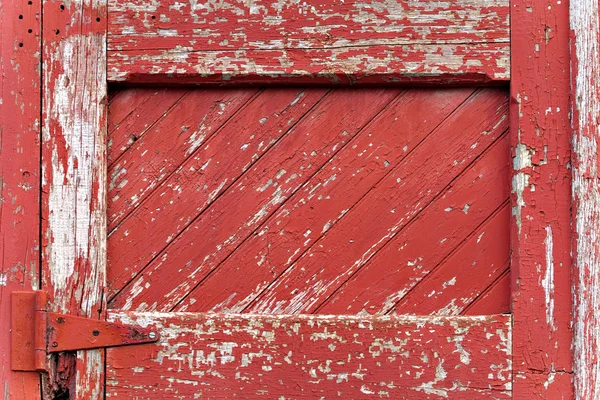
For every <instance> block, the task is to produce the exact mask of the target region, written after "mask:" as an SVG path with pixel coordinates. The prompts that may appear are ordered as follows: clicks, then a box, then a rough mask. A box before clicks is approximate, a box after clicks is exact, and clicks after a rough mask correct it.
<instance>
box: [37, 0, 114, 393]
mask: <svg viewBox="0 0 600 400" xmlns="http://www.w3.org/2000/svg"><path fill="white" fill-rule="evenodd" d="M43 15H44V27H43V29H44V31H43V78H44V79H43V96H42V101H43V105H42V107H43V116H42V117H43V120H42V140H43V143H42V174H43V182H42V191H43V196H42V217H43V223H42V234H43V236H42V240H43V252H42V268H43V285H44V289H45V290H46V291H47V292H48V300H49V303H50V307H51V310H52V311H55V312H62V313H70V314H75V315H81V316H87V317H91V318H99V317H100V316H101V313H102V301H103V299H102V291H103V288H104V284H105V283H104V282H105V266H106V200H105V197H106V195H105V193H106V190H105V185H106V110H105V108H106V96H107V93H106V90H107V88H106V26H107V13H106V2H105V0H92V1H82V0H75V1H68V0H66V1H58V0H44V3H43ZM103 354H104V353H103V351H101V350H94V351H81V352H78V354H77V359H76V360H72V359H71V360H69V359H68V358H67V357H66V356H59V359H58V362H57V363H53V364H52V365H55V368H57V369H58V370H61V369H62V371H61V372H60V374H58V373H57V371H50V375H49V381H48V384H47V385H45V390H46V393H47V394H48V395H49V396H50V395H52V394H57V393H63V394H66V393H67V392H68V395H69V396H70V397H69V398H72V399H97V398H102V396H103V379H102V371H103V360H102V355H103ZM59 375H60V376H62V377H66V378H61V380H59V379H58V376H59Z"/></svg>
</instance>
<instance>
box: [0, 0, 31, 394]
mask: <svg viewBox="0 0 600 400" xmlns="http://www.w3.org/2000/svg"><path fill="white" fill-rule="evenodd" d="M40 21H41V0H7V1H3V2H2V3H0V27H1V28H0V29H1V34H0V41H1V43H2V53H1V54H0V72H1V74H0V81H1V83H0V253H1V254H2V257H0V321H2V322H1V324H2V327H3V329H1V330H0V383H1V385H2V386H1V388H0V393H2V395H1V396H2V398H3V399H11V400H19V399H24V400H30V399H33V400H34V399H39V397H40V378H39V374H38V373H36V372H13V371H11V365H10V359H11V357H10V351H11V350H10V330H9V329H8V325H9V324H10V320H11V318H10V307H11V293H12V292H13V291H16V290H31V289H37V286H38V279H39V228H40V214H39V196H40V188H39V179H40V147H39V146H40V125H39V121H40V81H41V78H40V72H39V71H40V29H41V23H40ZM4 328H6V329H4Z"/></svg>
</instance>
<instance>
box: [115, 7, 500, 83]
mask: <svg viewBox="0 0 600 400" xmlns="http://www.w3.org/2000/svg"><path fill="white" fill-rule="evenodd" d="M313 3H315V4H307V3H306V2H295V1H291V0H284V1H278V2H273V1H270V0H257V1H252V2H246V1H242V0H227V1H225V2H220V3H218V4H217V3H214V4H213V3H207V4H200V3H196V2H172V1H170V0H157V1H152V2H148V1H145V0H112V1H110V2H109V15H110V16H111V18H110V21H109V28H108V29H109V34H108V79H109V80H110V81H125V82H137V83H219V84H224V83H239V82H245V83H276V82H279V83H297V84H307V83H325V84H332V83H334V84H335V83H341V84H347V83H389V82H398V83H408V82H410V83H426V84H441V83H450V84H453V83H471V84H472V83H482V82H489V81H506V80H508V79H509V60H510V45H509V43H510V41H509V4H508V3H509V2H508V0H458V1H455V2H452V3H450V4H448V3H439V2H430V1H427V0H415V1H408V0H395V1H392V2H388V1H383V0H377V1H374V2H370V3H366V2H358V1H354V0H351V1H345V2H344V1H340V0H325V1H319V2H313Z"/></svg>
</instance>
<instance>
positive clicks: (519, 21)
mask: <svg viewBox="0 0 600 400" xmlns="http://www.w3.org/2000/svg"><path fill="white" fill-rule="evenodd" d="M568 7H569V2H568V1H563V2H552V3H549V2H547V1H542V0H515V1H513V6H512V9H511V18H512V21H513V24H512V26H511V37H512V41H511V46H512V49H511V51H512V59H511V62H512V65H511V70H512V73H511V79H512V80H511V146H512V155H513V169H514V171H513V177H512V190H513V196H512V201H513V203H512V204H513V220H512V239H511V249H512V260H511V263H512V268H511V273H512V297H513V303H512V311H513V317H514V331H513V335H514V336H513V345H514V350H513V354H514V375H513V377H514V396H515V398H518V399H538V398H539V399H550V398H558V399H562V398H565V399H571V398H573V396H574V394H573V385H572V354H571V350H570V349H571V318H572V314H571V313H572V301H571V273H572V271H571V256H570V250H571V246H570V244H571V227H570V223H571V219H570V206H571V192H570V189H571V188H570V183H571V177H570V175H571V174H570V171H569V169H568V168H569V162H570V158H571V157H570V143H569V139H570V133H569V132H570V128H569V108H570V103H569V45H568V40H569V17H568Z"/></svg>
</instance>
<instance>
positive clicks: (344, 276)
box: [106, 87, 511, 399]
mask: <svg viewBox="0 0 600 400" xmlns="http://www.w3.org/2000/svg"><path fill="white" fill-rule="evenodd" d="M507 112H508V96H507V91H506V90H505V89H503V88H487V89H486V88H470V87H464V88H447V89H442V88H359V89H343V88H296V87H292V88H277V87H267V88H237V89H224V88H148V87H146V88H122V89H119V90H116V91H114V92H113V93H112V94H111V98H110V102H109V153H108V160H109V169H108V181H109V187H108V201H109V203H108V232H109V236H108V269H107V281H108V285H107V286H108V292H107V296H108V297H107V298H108V308H109V317H110V318H111V319H114V320H121V321H124V322H128V323H132V324H141V325H144V326H155V327H156V328H157V330H158V332H159V333H160V335H161V339H160V341H159V342H158V343H156V344H148V345H139V346H132V347H122V348H115V349H109V350H108V351H107V360H106V363H107V368H106V393H107V397H108V398H129V397H133V398H140V399H141V398H173V399H175V398H177V399H180V398H181V399H183V398H193V397H194V396H196V397H207V398H231V397H235V396H237V397H242V398H254V397H261V396H262V397H266V398H299V397H304V398H330V397H344V398H367V397H391V398H437V397H447V396H450V397H452V398H485V399H489V398H508V397H510V387H511V378H510V374H511V365H510V318H509V316H507V315H502V314H504V313H508V312H509V278H508V272H509V253H510V251H509V243H510V242H509V219H510V213H511V208H510V205H509V182H508V179H509V178H508V177H509V154H510V151H509V143H508V137H507V129H508V116H507Z"/></svg>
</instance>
